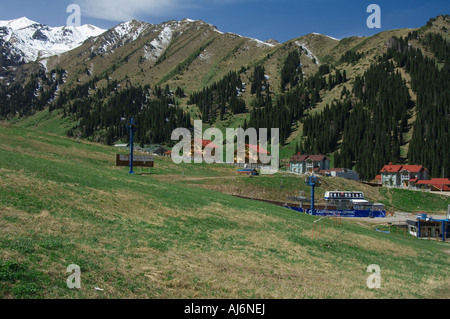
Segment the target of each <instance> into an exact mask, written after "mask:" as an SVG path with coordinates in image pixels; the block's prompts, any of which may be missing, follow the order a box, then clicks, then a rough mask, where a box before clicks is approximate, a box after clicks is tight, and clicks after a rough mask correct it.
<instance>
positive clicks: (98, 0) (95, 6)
mask: <svg viewBox="0 0 450 319" xmlns="http://www.w3.org/2000/svg"><path fill="white" fill-rule="evenodd" d="M73 1H74V2H75V3H77V4H78V5H80V7H81V14H82V15H83V16H86V17H91V18H97V19H102V20H109V21H119V22H123V21H130V20H132V19H140V18H142V17H147V16H148V17H158V16H162V15H175V14H180V13H186V11H188V10H192V9H196V10H198V9H204V8H206V7H209V8H211V6H220V5H232V4H236V3H242V2H248V1H257V0H73Z"/></svg>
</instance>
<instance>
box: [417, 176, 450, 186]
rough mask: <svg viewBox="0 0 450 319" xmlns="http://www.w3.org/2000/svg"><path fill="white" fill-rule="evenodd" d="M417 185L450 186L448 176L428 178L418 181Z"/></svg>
mask: <svg viewBox="0 0 450 319" xmlns="http://www.w3.org/2000/svg"><path fill="white" fill-rule="evenodd" d="M417 184H419V185H434V186H437V185H439V186H450V179H448V178H432V179H430V180H422V181H418V182H417Z"/></svg>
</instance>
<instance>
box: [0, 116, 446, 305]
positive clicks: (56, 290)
mask: <svg viewBox="0 0 450 319" xmlns="http://www.w3.org/2000/svg"><path fill="white" fill-rule="evenodd" d="M54 133H55V134H51V133H48V132H45V131H44V130H39V129H32V128H26V127H17V126H13V125H10V124H5V123H3V124H1V125H0V229H1V232H0V298H3V299H10V298H15V299H21V298H25V299H29V298H37V299H40V298H45V299H47V298H57V299H71V298H93V299H96V298H99V299H109V298H114V299H115V298H138V299H143V298H151V299H161V298H168V299H187V298H243V299H248V298H264V299H265V298H276V299H286V298H288V299H291V298H292V299H297V298H298V299H310V298H313V299H325V298H338V299H341V298H342V299H349V298H352V299H381V298H393V299H396V298H407V299H415V298H421V299H422V298H427V299H428V298H448V297H449V296H450V277H449V270H448V269H449V267H448V266H449V255H448V251H449V250H450V245H449V244H448V243H442V242H437V241H424V240H419V239H416V238H414V237H411V236H405V235H403V234H396V233H391V234H385V233H380V232H377V231H375V229H374V227H373V225H372V224H369V223H364V222H362V221H361V222H354V221H351V220H341V224H339V225H338V224H337V221H334V220H324V221H323V222H321V223H320V224H319V225H321V231H320V232H319V233H318V234H316V236H314V237H313V236H312V235H313V224H314V221H315V218H314V217H313V216H308V215H303V214H299V213H296V212H294V211H290V210H287V209H285V208H281V207H276V206H273V205H269V204H265V203H262V202H258V201H251V200H245V199H240V198H236V197H233V196H231V195H230V194H232V193H236V194H241V195H245V194H246V195H248V196H251V195H252V194H251V192H252V191H253V192H254V193H255V196H256V195H258V196H265V197H271V196H272V197H274V198H285V197H287V196H289V195H295V194H297V193H298V191H299V190H304V191H305V192H306V194H307V196H309V192H307V188H306V187H305V185H304V181H303V180H302V179H301V178H299V177H293V176H288V175H284V174H283V173H282V172H280V173H278V174H276V175H274V176H259V177H254V178H248V177H246V176H237V175H236V173H235V168H233V167H228V166H222V165H207V164H200V165H198V164H181V165H175V164H174V163H172V161H171V160H170V159H168V158H156V159H155V168H153V169H151V170H150V173H149V172H148V169H142V174H139V173H140V169H139V168H136V169H135V171H136V173H138V174H136V175H130V174H128V168H127V167H121V168H118V167H115V154H116V152H117V150H116V149H114V148H113V147H107V146H102V145H98V144H94V143H88V142H85V141H78V142H77V141H75V140H73V139H69V138H66V137H63V136H60V135H57V132H54ZM339 183H340V184H339ZM346 183H347V184H346ZM337 187H340V188H346V189H348V190H352V189H353V188H355V189H356V188H357V187H358V186H357V185H355V184H352V183H350V182H344V181H333V180H328V179H324V184H323V185H322V187H321V188H320V189H319V190H318V195H317V196H321V194H323V192H324V191H325V190H326V189H327V188H337ZM369 191H370V190H369V189H367V192H369ZM227 193H228V194H227ZM423 196H426V197H425V198H420V199H416V196H412V197H411V194H410V192H408V193H406V194H403V193H401V192H396V191H392V190H391V191H390V192H389V193H387V191H385V190H381V189H372V190H371V191H370V193H369V194H368V197H370V198H371V199H372V200H377V201H380V202H386V203H387V204H391V205H393V208H395V209H398V210H406V209H407V208H411V209H412V208H414V207H416V206H421V205H424V206H425V205H426V204H427V203H433V204H432V207H431V208H432V209H433V210H434V209H435V210H443V209H445V207H447V206H446V205H444V204H445V203H446V201H447V202H448V198H443V197H441V196H438V195H433V194H424V195H423ZM416 200H417V201H418V202H416ZM417 203H419V204H417ZM381 223H383V222H382V221H381V220H380V224H381ZM446 252H447V253H446ZM71 264H76V265H79V266H80V268H81V289H69V288H68V287H67V284H66V281H67V278H68V277H69V275H70V273H68V272H67V267H68V266H69V265H71ZM371 264H377V265H379V266H380V267H381V277H382V287H381V288H380V289H373V290H372V289H369V288H368V287H367V285H366V280H367V278H368V276H369V275H370V274H369V273H367V272H366V270H367V267H368V266H369V265H371ZM96 287H98V288H101V289H103V291H99V290H96V289H95V288H96Z"/></svg>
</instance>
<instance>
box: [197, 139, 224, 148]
mask: <svg viewBox="0 0 450 319" xmlns="http://www.w3.org/2000/svg"><path fill="white" fill-rule="evenodd" d="M194 141H195V142H200V144H202V146H203V147H207V146H208V145H210V147H213V148H218V147H219V146H217V145H216V144H214V143H213V142H212V141H210V140H198V139H195V140H194Z"/></svg>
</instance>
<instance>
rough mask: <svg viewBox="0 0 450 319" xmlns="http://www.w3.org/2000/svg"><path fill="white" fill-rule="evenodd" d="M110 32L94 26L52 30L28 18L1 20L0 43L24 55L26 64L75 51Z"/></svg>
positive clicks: (64, 27) (55, 28) (54, 28)
mask: <svg viewBox="0 0 450 319" xmlns="http://www.w3.org/2000/svg"><path fill="white" fill-rule="evenodd" d="M105 31H106V30H103V29H100V28H97V27H95V26H92V25H83V26H79V27H73V26H61V27H49V26H46V25H44V24H40V23H37V22H35V21H32V20H30V19H28V18H26V17H22V18H19V19H14V20H9V21H0V43H1V45H2V46H6V45H7V46H8V48H9V50H12V51H14V53H15V54H19V55H20V56H22V60H23V62H32V61H36V60H38V59H42V58H47V57H50V56H53V55H59V54H62V53H65V52H67V51H70V50H73V49H75V48H76V47H78V46H80V45H81V44H83V42H84V41H86V40H87V39H88V38H90V37H95V36H98V35H100V34H102V33H104V32H105Z"/></svg>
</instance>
